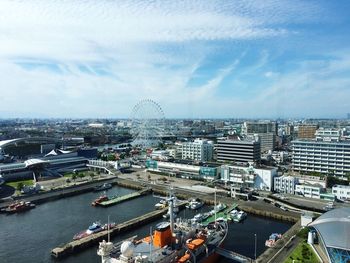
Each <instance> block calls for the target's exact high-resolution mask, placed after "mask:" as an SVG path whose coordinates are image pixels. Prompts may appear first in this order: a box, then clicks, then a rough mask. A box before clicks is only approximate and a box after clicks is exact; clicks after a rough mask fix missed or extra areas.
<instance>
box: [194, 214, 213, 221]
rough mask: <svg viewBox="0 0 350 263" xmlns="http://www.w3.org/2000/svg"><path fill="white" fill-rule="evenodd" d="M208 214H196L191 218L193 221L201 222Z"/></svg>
mask: <svg viewBox="0 0 350 263" xmlns="http://www.w3.org/2000/svg"><path fill="white" fill-rule="evenodd" d="M208 216H209V215H208V214H201V213H199V214H196V215H195V216H194V217H193V218H192V219H191V222H193V223H200V222H202V221H203V220H205V219H206V218H208Z"/></svg>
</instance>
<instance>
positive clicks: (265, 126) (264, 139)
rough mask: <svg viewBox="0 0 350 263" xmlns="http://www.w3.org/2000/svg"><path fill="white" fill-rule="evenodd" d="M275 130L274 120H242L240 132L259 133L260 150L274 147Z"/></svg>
mask: <svg viewBox="0 0 350 263" xmlns="http://www.w3.org/2000/svg"><path fill="white" fill-rule="evenodd" d="M277 131H278V128H277V123H276V122H244V123H243V127H242V133H243V134H245V135H247V136H253V135H259V137H260V151H261V152H267V151H273V150H274V149H275V147H276V137H277Z"/></svg>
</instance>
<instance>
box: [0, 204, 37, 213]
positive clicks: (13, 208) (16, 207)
mask: <svg viewBox="0 0 350 263" xmlns="http://www.w3.org/2000/svg"><path fill="white" fill-rule="evenodd" d="M33 208H35V204H33V203H31V202H25V201H16V202H14V203H12V204H10V205H9V206H8V207H6V208H3V209H1V212H4V213H9V214H14V213H20V212H24V211H27V210H30V209H33Z"/></svg>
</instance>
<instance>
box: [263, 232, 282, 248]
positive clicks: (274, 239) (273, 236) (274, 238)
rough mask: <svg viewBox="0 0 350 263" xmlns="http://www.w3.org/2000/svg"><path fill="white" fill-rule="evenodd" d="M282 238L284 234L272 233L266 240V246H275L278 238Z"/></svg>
mask: <svg viewBox="0 0 350 263" xmlns="http://www.w3.org/2000/svg"><path fill="white" fill-rule="evenodd" d="M281 238H282V234H278V233H273V234H271V235H270V237H269V239H268V240H266V241H265V246H267V247H274V246H275V245H276V242H277V240H279V239H281Z"/></svg>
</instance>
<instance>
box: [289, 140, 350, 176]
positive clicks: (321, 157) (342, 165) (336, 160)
mask: <svg viewBox="0 0 350 263" xmlns="http://www.w3.org/2000/svg"><path fill="white" fill-rule="evenodd" d="M292 169H293V170H294V171H296V172H301V173H308V172H320V173H323V174H335V175H344V174H345V173H349V172H350V141H339V142H337V141H335V142H333V141H315V140H296V141H292Z"/></svg>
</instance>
